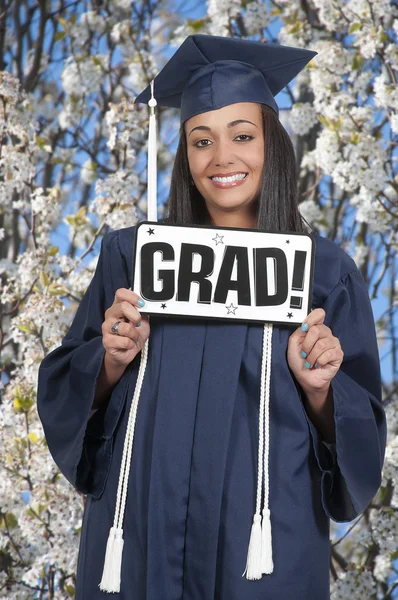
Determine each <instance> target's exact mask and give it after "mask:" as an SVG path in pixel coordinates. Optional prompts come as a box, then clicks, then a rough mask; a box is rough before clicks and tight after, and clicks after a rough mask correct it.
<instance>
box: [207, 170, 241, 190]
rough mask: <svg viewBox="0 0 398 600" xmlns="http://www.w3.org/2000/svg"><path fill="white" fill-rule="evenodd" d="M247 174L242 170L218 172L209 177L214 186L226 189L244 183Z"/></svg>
mask: <svg viewBox="0 0 398 600" xmlns="http://www.w3.org/2000/svg"><path fill="white" fill-rule="evenodd" d="M247 175H248V174H247V173H243V172H242V171H241V172H238V173H237V172H235V173H217V174H215V175H212V176H211V177H209V179H210V181H211V182H212V183H213V185H214V186H216V187H218V188H222V189H226V188H234V187H237V186H238V185H242V183H244V182H245V180H246V178H247Z"/></svg>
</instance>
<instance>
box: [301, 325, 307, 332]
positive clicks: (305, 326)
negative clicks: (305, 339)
mask: <svg viewBox="0 0 398 600" xmlns="http://www.w3.org/2000/svg"><path fill="white" fill-rule="evenodd" d="M301 331H308V323H303V324H302V325H301Z"/></svg>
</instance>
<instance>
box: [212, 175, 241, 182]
mask: <svg viewBox="0 0 398 600" xmlns="http://www.w3.org/2000/svg"><path fill="white" fill-rule="evenodd" d="M245 177H246V173H238V175H232V176H231V177H212V178H211V179H212V181H217V182H218V183H231V182H232V181H241V180H242V179H244V178H245Z"/></svg>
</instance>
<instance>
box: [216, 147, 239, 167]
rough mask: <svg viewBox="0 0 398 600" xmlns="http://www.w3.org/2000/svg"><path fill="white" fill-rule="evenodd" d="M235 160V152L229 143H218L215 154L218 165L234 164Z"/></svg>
mask: <svg viewBox="0 0 398 600" xmlns="http://www.w3.org/2000/svg"><path fill="white" fill-rule="evenodd" d="M234 162H235V160H234V156H233V153H232V151H231V148H230V147H229V145H228V144H217V148H216V152H215V154H214V164H215V166H216V167H226V166H227V165H233V164H234Z"/></svg>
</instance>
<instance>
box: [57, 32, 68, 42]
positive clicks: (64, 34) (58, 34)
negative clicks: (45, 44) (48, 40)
mask: <svg viewBox="0 0 398 600" xmlns="http://www.w3.org/2000/svg"><path fill="white" fill-rule="evenodd" d="M65 36H66V32H65V31H57V33H56V34H55V35H54V40H55V41H56V42H59V40H63V39H64V37H65Z"/></svg>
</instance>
